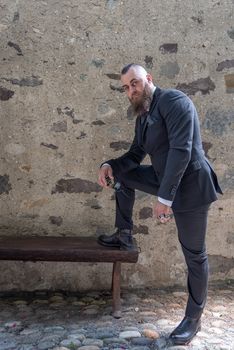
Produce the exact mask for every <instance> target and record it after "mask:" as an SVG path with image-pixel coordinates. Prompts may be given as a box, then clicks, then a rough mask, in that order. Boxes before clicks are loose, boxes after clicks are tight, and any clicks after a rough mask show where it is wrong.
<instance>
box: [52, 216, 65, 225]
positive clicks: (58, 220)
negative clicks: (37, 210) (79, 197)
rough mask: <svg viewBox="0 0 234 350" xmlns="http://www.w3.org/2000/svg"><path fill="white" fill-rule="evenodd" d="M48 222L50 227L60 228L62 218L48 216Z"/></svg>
mask: <svg viewBox="0 0 234 350" xmlns="http://www.w3.org/2000/svg"><path fill="white" fill-rule="evenodd" d="M49 220H50V222H51V224H52V225H56V226H61V225H62V223H63V218H62V217H61V216H50V217H49Z"/></svg>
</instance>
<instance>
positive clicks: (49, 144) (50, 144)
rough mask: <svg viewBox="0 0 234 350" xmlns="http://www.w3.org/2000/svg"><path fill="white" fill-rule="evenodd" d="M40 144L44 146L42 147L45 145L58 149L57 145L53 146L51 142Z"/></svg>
mask: <svg viewBox="0 0 234 350" xmlns="http://www.w3.org/2000/svg"><path fill="white" fill-rule="evenodd" d="M41 146H44V147H47V148H51V149H58V146H55V145H53V144H52V143H45V142H41Z"/></svg>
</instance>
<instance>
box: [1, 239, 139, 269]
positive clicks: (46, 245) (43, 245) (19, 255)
mask: <svg viewBox="0 0 234 350" xmlns="http://www.w3.org/2000/svg"><path fill="white" fill-rule="evenodd" d="M137 259H138V248H137V245H136V242H135V241H134V249H133V250H132V251H122V250H119V249H118V248H110V247H104V246H101V245H100V244H98V242H97V240H96V237H48V236H46V237H40V236H33V237H28V236H26V237H0V260H22V261H70V262H72V261H74V262H112V263H113V262H117V261H120V262H129V263H135V262H137Z"/></svg>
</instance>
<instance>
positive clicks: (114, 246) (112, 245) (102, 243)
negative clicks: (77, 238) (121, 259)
mask: <svg viewBox="0 0 234 350" xmlns="http://www.w3.org/2000/svg"><path fill="white" fill-rule="evenodd" d="M97 241H98V243H100V244H101V245H103V246H104V247H110V248H119V249H120V250H127V251H133V250H134V247H130V248H129V247H126V248H125V247H124V246H122V245H120V244H113V243H112V244H109V243H105V242H103V241H101V240H99V239H98V240H97Z"/></svg>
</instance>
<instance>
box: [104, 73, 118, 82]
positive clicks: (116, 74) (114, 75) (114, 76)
mask: <svg viewBox="0 0 234 350" xmlns="http://www.w3.org/2000/svg"><path fill="white" fill-rule="evenodd" d="M105 75H106V76H107V77H108V78H110V79H113V80H120V74H119V73H106V74H105Z"/></svg>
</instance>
